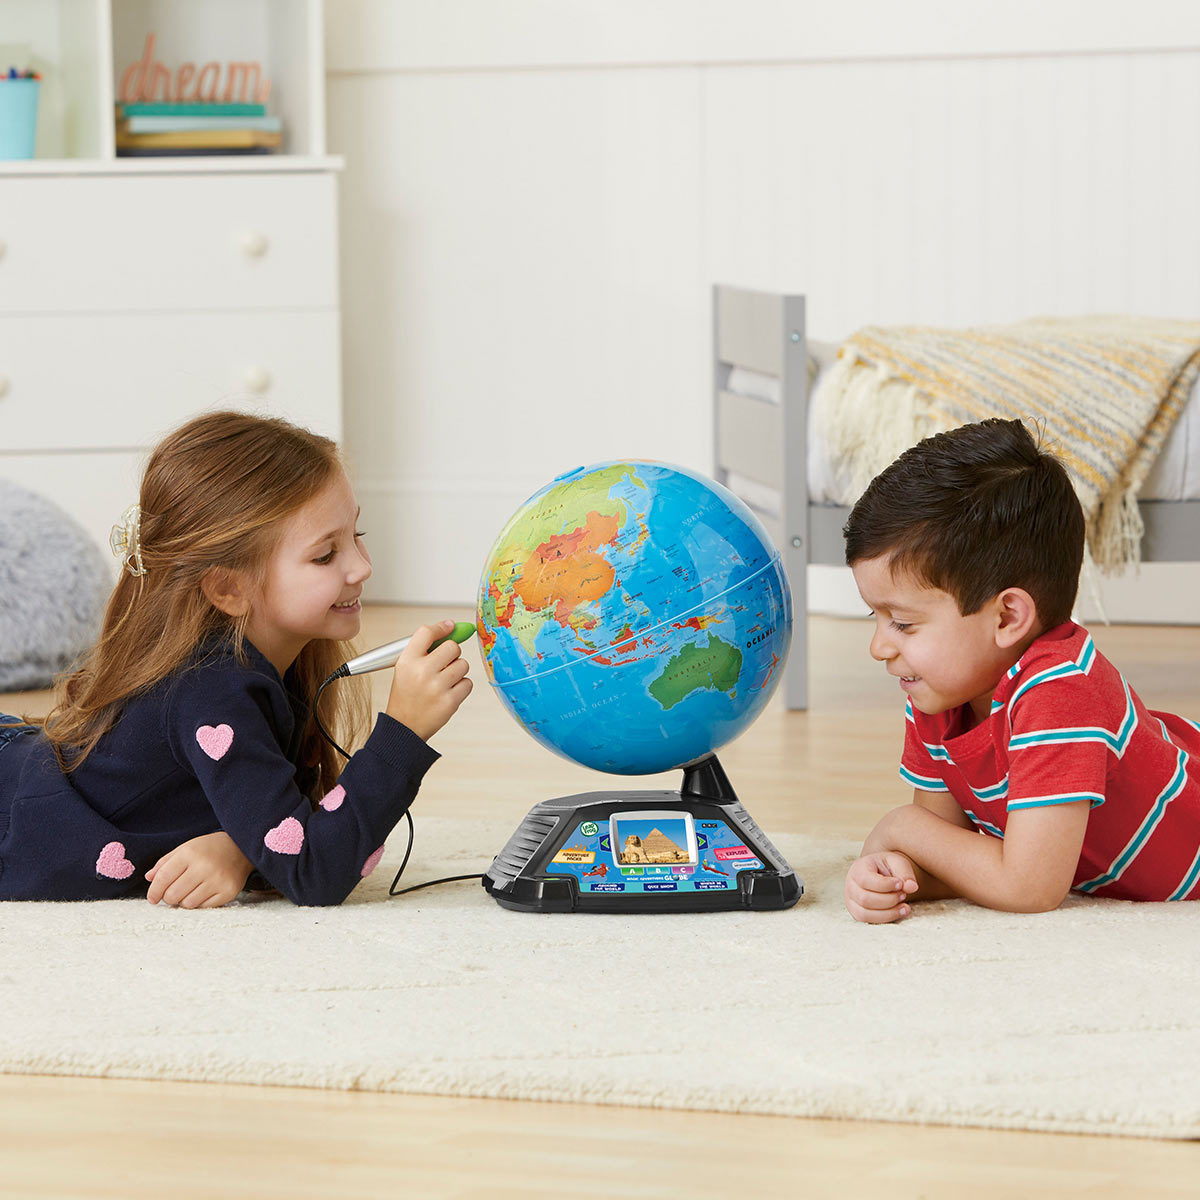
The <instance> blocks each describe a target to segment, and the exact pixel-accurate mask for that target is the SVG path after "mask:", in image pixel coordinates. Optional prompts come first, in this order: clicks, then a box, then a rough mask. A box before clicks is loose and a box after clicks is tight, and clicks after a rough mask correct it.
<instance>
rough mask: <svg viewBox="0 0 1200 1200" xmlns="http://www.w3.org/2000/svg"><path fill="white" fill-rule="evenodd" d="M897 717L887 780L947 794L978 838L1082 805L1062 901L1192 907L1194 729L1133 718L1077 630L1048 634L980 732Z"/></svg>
mask: <svg viewBox="0 0 1200 1200" xmlns="http://www.w3.org/2000/svg"><path fill="white" fill-rule="evenodd" d="M964 710H965V706H964V707H960V708H956V709H950V710H948V711H947V712H943V713H937V714H935V715H933V716H930V715H927V714H926V713H923V712H921V711H920V710H919V709H914V708H913V707H912V702H911V701H909V703H908V705H907V709H906V716H907V721H906V723H905V740H904V756H903V758H902V760H901V767H900V775H901V778H903V779H904V780H906V781H907V782H908V783H911V784H912V785H913V786H914V787H917V788H921V789H923V790H925V791H930V792H949V793H950V794H951V795H952V796H953V797H954V799H955V800H956V801H957V802H958V804H959V806H960V807H961V808H962V810H963V812H965V813H966V814H967V816H968V817H970V819H971V821H972V822H973V823H974V824H975V826H976V827H977V828H978V829H981V830H982V831H983V832H984V833H987V834H990V835H991V836H993V837H1003V836H1004V830H1005V828H1006V827H1007V824H1008V814H1009V813H1010V812H1014V811H1019V810H1021V809H1028V808H1041V807H1045V806H1047V805H1053V804H1071V803H1074V802H1076V801H1086V802H1087V803H1088V804H1090V805H1091V812H1090V814H1089V816H1088V825H1087V832H1086V834H1085V835H1084V840H1083V849H1082V851H1081V853H1080V856H1079V865H1078V867H1077V868H1076V871H1075V877H1074V880H1073V882H1072V887H1074V888H1076V889H1077V890H1079V891H1082V892H1087V893H1090V894H1093V895H1097V896H1112V897H1115V898H1118V899H1123V900H1189V899H1198V898H1200V725H1197V723H1196V722H1195V721H1189V720H1187V719H1185V718H1183V717H1178V716H1175V715H1174V714H1172V713H1163V712H1154V711H1151V710H1150V709H1147V708H1146V706H1145V705H1144V704H1143V703H1142V701H1141V700H1140V698H1139V697H1138V695H1137V693H1136V692H1135V691H1134V690H1133V689H1132V688H1131V687H1130V686H1129V684H1128V683H1127V682H1126V681H1125V679H1124V677H1123V676H1122V675H1121V673H1120V672H1119V671H1118V670H1117V669H1116V668H1115V667H1114V666H1113V665H1112V663H1110V662H1109V661H1108V659H1106V658H1105V657H1104V655H1102V654H1101V653H1100V652H1099V651H1098V650H1097V649H1096V646H1095V643H1094V642H1093V641H1092V638H1091V635H1090V634H1089V633H1088V632H1087V630H1086V629H1083V628H1082V627H1081V626H1079V625H1076V624H1074V623H1072V622H1067V624H1065V625H1060V626H1058V628H1056V629H1051V630H1049V631H1048V632H1047V633H1044V634H1043V635H1042V636H1041V637H1040V638H1038V639H1037V641H1035V642H1034V643H1033V645H1032V646H1030V647H1029V649H1028V650H1026V651H1025V653H1024V654H1023V655H1022V656H1021V659H1020V661H1019V662H1017V663H1016V664H1015V665H1014V666H1013V667H1012V668H1011V669H1010V670H1009V671H1008V672H1007V673H1006V674H1005V676H1004V678H1003V679H1002V680H1001V681H1000V683H999V685H998V686H997V688H996V690H995V693H994V694H993V697H992V711H991V714H990V715H989V716H988V718H987V719H986V720H985V721H982V722H980V723H979V724H978V725H976V726H974V727H973V728H971V729H967V730H965V732H964V728H963V727H964Z"/></svg>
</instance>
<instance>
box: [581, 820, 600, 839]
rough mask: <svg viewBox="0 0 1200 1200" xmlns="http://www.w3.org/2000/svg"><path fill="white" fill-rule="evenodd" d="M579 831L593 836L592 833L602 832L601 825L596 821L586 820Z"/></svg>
mask: <svg viewBox="0 0 1200 1200" xmlns="http://www.w3.org/2000/svg"><path fill="white" fill-rule="evenodd" d="M579 832H580V833H582V834H583V835H584V837H591V836H592V834H594V833H599V832H600V826H599V825H597V824H596V822H595V821H584V823H583V824H582V825H580V827H579Z"/></svg>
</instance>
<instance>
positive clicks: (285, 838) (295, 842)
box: [263, 817, 304, 854]
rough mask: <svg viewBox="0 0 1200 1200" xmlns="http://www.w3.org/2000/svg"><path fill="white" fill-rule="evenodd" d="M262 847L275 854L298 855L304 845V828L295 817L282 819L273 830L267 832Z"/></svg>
mask: <svg viewBox="0 0 1200 1200" xmlns="http://www.w3.org/2000/svg"><path fill="white" fill-rule="evenodd" d="M263 845H264V846H266V848H267V849H268V850H274V851H275V853H276V854H299V853H300V847H301V846H303V845H304V826H303V825H301V824H300V822H299V821H297V820H296V818H295V817H284V819H283V820H282V821H280V822H279V824H278V825H276V826H275V828H274V829H268V830H267V836H266V837H265V838H263Z"/></svg>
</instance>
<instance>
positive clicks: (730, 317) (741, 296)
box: [716, 286, 783, 378]
mask: <svg viewBox="0 0 1200 1200" xmlns="http://www.w3.org/2000/svg"><path fill="white" fill-rule="evenodd" d="M716 302H717V312H716V333H717V357H718V358H719V359H720V360H721V361H722V362H725V363H728V364H730V365H731V366H734V367H748V368H750V370H752V371H761V372H762V373H763V374H764V375H774V376H775V377H776V378H778V377H779V376H780V375H782V374H783V345H782V343H781V341H780V336H779V331H780V330H781V329H782V328H783V297H782V296H773V295H769V294H768V293H765V292H747V291H743V290H742V289H741V288H732V287H724V286H722V287H718V288H717V289H716Z"/></svg>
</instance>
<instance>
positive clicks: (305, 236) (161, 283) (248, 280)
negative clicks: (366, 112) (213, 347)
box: [0, 171, 337, 313]
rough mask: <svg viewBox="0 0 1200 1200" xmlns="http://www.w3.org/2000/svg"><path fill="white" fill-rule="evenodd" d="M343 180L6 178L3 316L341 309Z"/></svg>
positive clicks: (0, 239) (0, 260)
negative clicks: (339, 190) (339, 203)
mask: <svg viewBox="0 0 1200 1200" xmlns="http://www.w3.org/2000/svg"><path fill="white" fill-rule="evenodd" d="M335 189H336V177H335V176H334V175H333V174H332V173H331V172H327V171H326V172H310V173H294V174H293V173H272V174H270V175H267V174H263V175H254V174H250V175H162V176H156V175H132V176H117V175H95V176H78V177H75V178H64V177H61V176H60V177H53V178H39V177H30V178H22V177H20V176H8V177H5V178H3V179H0V244H2V245H3V253H2V254H0V313H46V312H55V313H60V312H119V311H124V312H138V311H140V312H153V311H156V310H159V309H172V310H193V311H194V310H202V309H209V310H212V309H230V308H237V309H252V308H333V307H336V305H337V209H336V191H335Z"/></svg>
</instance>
